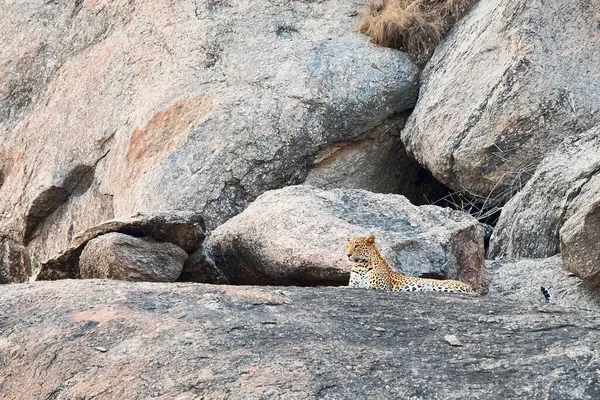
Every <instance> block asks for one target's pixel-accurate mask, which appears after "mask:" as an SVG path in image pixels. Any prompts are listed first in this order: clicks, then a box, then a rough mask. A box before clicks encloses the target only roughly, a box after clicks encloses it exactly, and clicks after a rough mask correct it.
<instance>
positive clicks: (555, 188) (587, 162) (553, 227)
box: [489, 125, 600, 258]
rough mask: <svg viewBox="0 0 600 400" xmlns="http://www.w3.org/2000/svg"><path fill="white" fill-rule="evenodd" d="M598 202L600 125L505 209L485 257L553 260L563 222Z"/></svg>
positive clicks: (552, 160)
mask: <svg viewBox="0 0 600 400" xmlns="http://www.w3.org/2000/svg"><path fill="white" fill-rule="evenodd" d="M598 199H600V125H598V126H596V127H594V128H592V129H590V130H589V131H586V132H585V133H584V134H582V135H581V137H579V138H576V139H567V140H565V141H564V142H563V143H562V144H561V145H560V146H559V147H558V149H556V151H554V152H553V153H551V154H549V155H548V156H547V157H546V158H545V159H544V160H543V162H542V163H541V164H540V165H539V167H538V169H537V171H536V173H535V175H534V176H533V177H532V178H531V179H530V180H529V182H528V183H527V185H525V187H524V188H523V189H522V190H521V191H520V192H519V193H518V194H517V195H515V196H514V197H513V198H512V199H511V200H510V201H509V202H508V203H507V204H506V205H505V206H504V207H503V209H502V213H501V214H500V219H499V220H498V223H497V224H496V228H495V229H494V234H493V236H492V240H491V244H490V250H489V256H490V257H492V258H519V257H528V258H543V257H548V256H552V255H554V254H557V253H558V251H559V231H560V229H561V227H562V226H563V224H564V223H565V221H567V220H568V219H569V218H572V217H573V216H574V215H575V214H577V213H579V212H580V211H582V210H583V209H586V208H588V207H590V205H591V204H592V203H593V202H594V201H597V200H598ZM572 223H574V222H572ZM571 226H573V225H571ZM588 244H589V243H588Z"/></svg>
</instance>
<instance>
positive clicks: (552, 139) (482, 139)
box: [402, 0, 600, 204]
mask: <svg viewBox="0 0 600 400" xmlns="http://www.w3.org/2000/svg"><path fill="white" fill-rule="evenodd" d="M597 7H598V4H597V2H594V1H592V2H590V1H576V2H569V3H565V2H562V1H556V0H552V1H549V2H548V1H541V0H517V1H515V0H489V1H480V2H478V3H477V4H476V5H475V6H474V8H473V9H472V10H471V12H470V13H469V14H468V15H467V16H466V17H465V18H463V19H462V20H461V21H459V22H458V24H457V25H456V27H455V28H454V30H453V31H451V33H450V35H449V36H448V37H447V38H446V40H445V41H444V42H443V43H442V45H441V46H440V47H438V49H437V50H436V52H435V54H434V55H433V57H432V59H431V60H430V61H429V63H428V64H427V66H426V68H425V70H424V71H423V75H422V86H421V89H420V95H419V101H418V103H417V106H416V107H415V110H414V112H413V113H412V114H411V116H410V118H409V120H408V122H407V126H406V128H405V129H404V131H403V134H402V139H403V141H404V143H405V145H406V147H407V150H408V151H409V153H410V154H412V155H414V157H415V158H416V159H417V160H418V161H419V163H420V164H422V165H424V166H425V167H426V168H428V169H429V170H430V171H431V172H432V173H433V175H434V176H435V177H436V178H437V179H438V180H440V181H441V182H442V183H444V184H446V185H447V186H449V187H451V188H452V189H454V190H457V191H463V192H465V193H468V194H475V195H479V196H483V197H486V198H487V197H491V198H494V199H496V201H497V202H498V203H500V204H501V203H502V202H503V201H505V200H507V199H508V198H510V196H511V195H513V194H514V193H515V192H516V190H518V189H519V188H520V187H521V186H522V184H523V183H525V182H526V181H527V179H529V177H530V176H531V175H532V174H533V172H534V171H535V168H536V166H537V164H538V163H539V162H540V161H541V160H542V159H543V158H544V156H545V155H547V154H548V153H550V152H552V151H553V150H555V148H556V147H557V146H558V145H559V144H560V143H561V142H562V141H563V139H564V138H565V137H567V136H570V137H578V136H579V134H580V133H581V132H583V131H585V130H587V129H589V128H590V127H592V126H594V125H596V124H598V123H600V102H599V101H598V93H600V74H598V73H597V67H596V66H597V65H600V46H598V26H597V25H598V23H597V20H598V19H597Z"/></svg>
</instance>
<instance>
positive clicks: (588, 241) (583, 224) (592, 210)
mask: <svg viewBox="0 0 600 400" xmlns="http://www.w3.org/2000/svg"><path fill="white" fill-rule="evenodd" d="M597 178H598V179H597V180H598V182H600V174H598V176H597ZM598 189H600V186H598ZM599 192H600V190H599ZM560 254H561V255H562V259H563V261H564V263H565V267H566V268H567V269H568V270H569V271H571V272H573V273H574V274H576V275H577V276H578V277H580V278H581V279H583V280H584V281H586V282H588V283H590V284H591V285H593V286H596V287H600V193H598V196H597V200H596V201H595V202H594V203H593V204H590V205H589V207H586V208H582V209H580V210H579V211H578V212H577V213H575V214H574V215H573V216H572V217H571V218H569V219H568V220H567V222H565V224H564V225H563V226H562V228H561V229H560Z"/></svg>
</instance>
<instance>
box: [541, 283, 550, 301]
mask: <svg viewBox="0 0 600 400" xmlns="http://www.w3.org/2000/svg"><path fill="white" fill-rule="evenodd" d="M541 290H542V294H543V295H544V298H545V299H546V303H548V304H550V303H552V293H550V292H549V291H548V289H546V288H545V287H543V286H542V287H541Z"/></svg>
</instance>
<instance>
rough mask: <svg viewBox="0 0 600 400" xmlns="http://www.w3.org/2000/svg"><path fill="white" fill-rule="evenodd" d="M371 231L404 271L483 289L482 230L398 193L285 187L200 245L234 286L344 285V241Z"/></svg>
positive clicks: (392, 262) (449, 212)
mask: <svg viewBox="0 0 600 400" xmlns="http://www.w3.org/2000/svg"><path fill="white" fill-rule="evenodd" d="M370 234H374V235H375V236H376V237H377V246H378V248H379V250H380V251H381V253H382V255H383V257H384V258H385V259H386V260H387V261H388V262H389V263H390V265H391V266H392V267H393V268H395V269H397V270H398V271H400V272H402V273H405V274H408V275H417V276H418V275H423V274H425V275H434V276H439V277H445V278H448V279H461V280H463V281H466V282H468V283H470V284H472V285H473V286H475V287H477V288H478V289H480V290H482V291H485V288H486V285H487V281H486V279H485V271H484V268H483V264H484V250H483V229H482V228H481V227H480V226H479V224H478V223H477V221H476V220H475V219H474V218H472V217H470V216H469V215H467V214H464V213H461V212H458V211H453V210H450V209H444V208H440V207H436V206H421V207H416V206H414V205H412V204H410V202H409V201H408V200H407V199H406V198H405V197H404V196H401V195H393V194H388V195H384V194H375V193H371V192H367V191H364V190H351V189H346V190H342V189H336V190H330V191H324V190H320V189H317V188H314V187H311V186H292V187H287V188H283V189H280V190H274V191H270V192H267V193H265V194H263V195H261V196H260V197H259V198H258V199H256V201H254V202H253V203H252V204H250V206H249V207H248V208H247V209H246V210H245V211H244V212H243V213H241V214H239V215H237V216H236V217H234V218H232V219H231V220H229V221H227V222H226V223H225V224H223V225H221V226H219V227H218V228H217V229H216V230H215V231H213V232H212V234H211V236H210V238H209V239H208V240H207V243H206V246H207V248H208V249H209V250H210V252H211V253H212V254H213V256H214V259H215V263H216V265H217V267H219V268H220V269H221V270H222V271H224V273H225V274H226V275H227V276H229V278H230V281H231V282H233V283H244V284H258V283H260V284H313V285H314V284H319V285H323V284H335V285H347V284H348V280H349V274H350V266H349V264H348V261H347V259H346V255H345V246H346V244H347V240H348V239H349V238H351V237H354V236H366V235H370Z"/></svg>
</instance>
